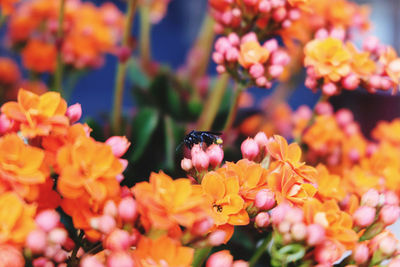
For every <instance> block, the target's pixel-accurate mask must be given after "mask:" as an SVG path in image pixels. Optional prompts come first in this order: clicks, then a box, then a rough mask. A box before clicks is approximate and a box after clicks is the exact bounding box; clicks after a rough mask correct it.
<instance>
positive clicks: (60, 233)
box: [48, 228, 68, 245]
mask: <svg viewBox="0 0 400 267" xmlns="http://www.w3.org/2000/svg"><path fill="white" fill-rule="evenodd" d="M67 238H68V234H67V231H66V230H65V229H63V228H54V229H53V230H51V231H50V232H49V237H48V239H49V242H51V243H53V244H57V245H63V244H64V243H65V242H66V241H67Z"/></svg>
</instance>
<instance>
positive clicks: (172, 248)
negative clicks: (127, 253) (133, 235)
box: [133, 236, 194, 267]
mask: <svg viewBox="0 0 400 267" xmlns="http://www.w3.org/2000/svg"><path fill="white" fill-rule="evenodd" d="M133 255H134V259H135V262H136V265H135V266H141V267H156V266H174V267H189V266H191V264H192V261H193V256H194V249H193V248H189V247H184V246H182V245H181V244H180V243H179V242H177V241H175V240H173V239H171V238H169V237H168V236H161V237H159V238H157V239H155V240H152V239H150V238H147V237H145V236H142V237H141V238H140V241H139V244H138V245H137V248H136V250H135V251H134V252H133Z"/></svg>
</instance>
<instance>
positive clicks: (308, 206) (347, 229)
mask: <svg viewBox="0 0 400 267" xmlns="http://www.w3.org/2000/svg"><path fill="white" fill-rule="evenodd" d="M303 210H304V218H305V221H306V223H307V224H312V223H318V224H320V225H321V226H323V227H324V228H325V231H326V236H327V237H328V238H329V239H333V240H337V241H339V242H340V243H342V244H343V245H344V246H346V248H347V249H351V248H352V247H353V246H354V244H355V243H356V242H357V240H358V236H357V233H356V232H354V231H353V229H352V227H353V220H352V218H351V216H350V215H349V214H348V213H346V212H344V211H341V210H340V208H339V206H338V204H337V203H336V201H335V200H328V201H325V202H320V201H319V200H317V199H315V198H313V199H309V200H307V201H306V202H305V203H304V206H303Z"/></svg>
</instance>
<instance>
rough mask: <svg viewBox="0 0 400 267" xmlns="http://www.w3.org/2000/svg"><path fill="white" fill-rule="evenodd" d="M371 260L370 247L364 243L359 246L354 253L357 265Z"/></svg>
mask: <svg viewBox="0 0 400 267" xmlns="http://www.w3.org/2000/svg"><path fill="white" fill-rule="evenodd" d="M368 258H369V249H368V246H367V245H366V244H364V243H361V244H357V245H356V247H355V248H354V251H353V259H354V261H355V262H356V263H357V264H362V263H364V262H366V261H367V260H368Z"/></svg>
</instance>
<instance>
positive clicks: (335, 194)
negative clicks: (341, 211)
mask: <svg viewBox="0 0 400 267" xmlns="http://www.w3.org/2000/svg"><path fill="white" fill-rule="evenodd" d="M317 171H318V175H317V184H318V192H317V197H318V198H319V199H320V200H321V201H324V200H329V199H334V200H336V201H341V200H342V199H343V198H344V197H345V196H346V191H344V188H343V184H342V180H341V177H340V176H339V175H335V174H331V173H329V171H328V169H327V168H326V167H325V166H324V165H323V164H319V165H318V166H317Z"/></svg>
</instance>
